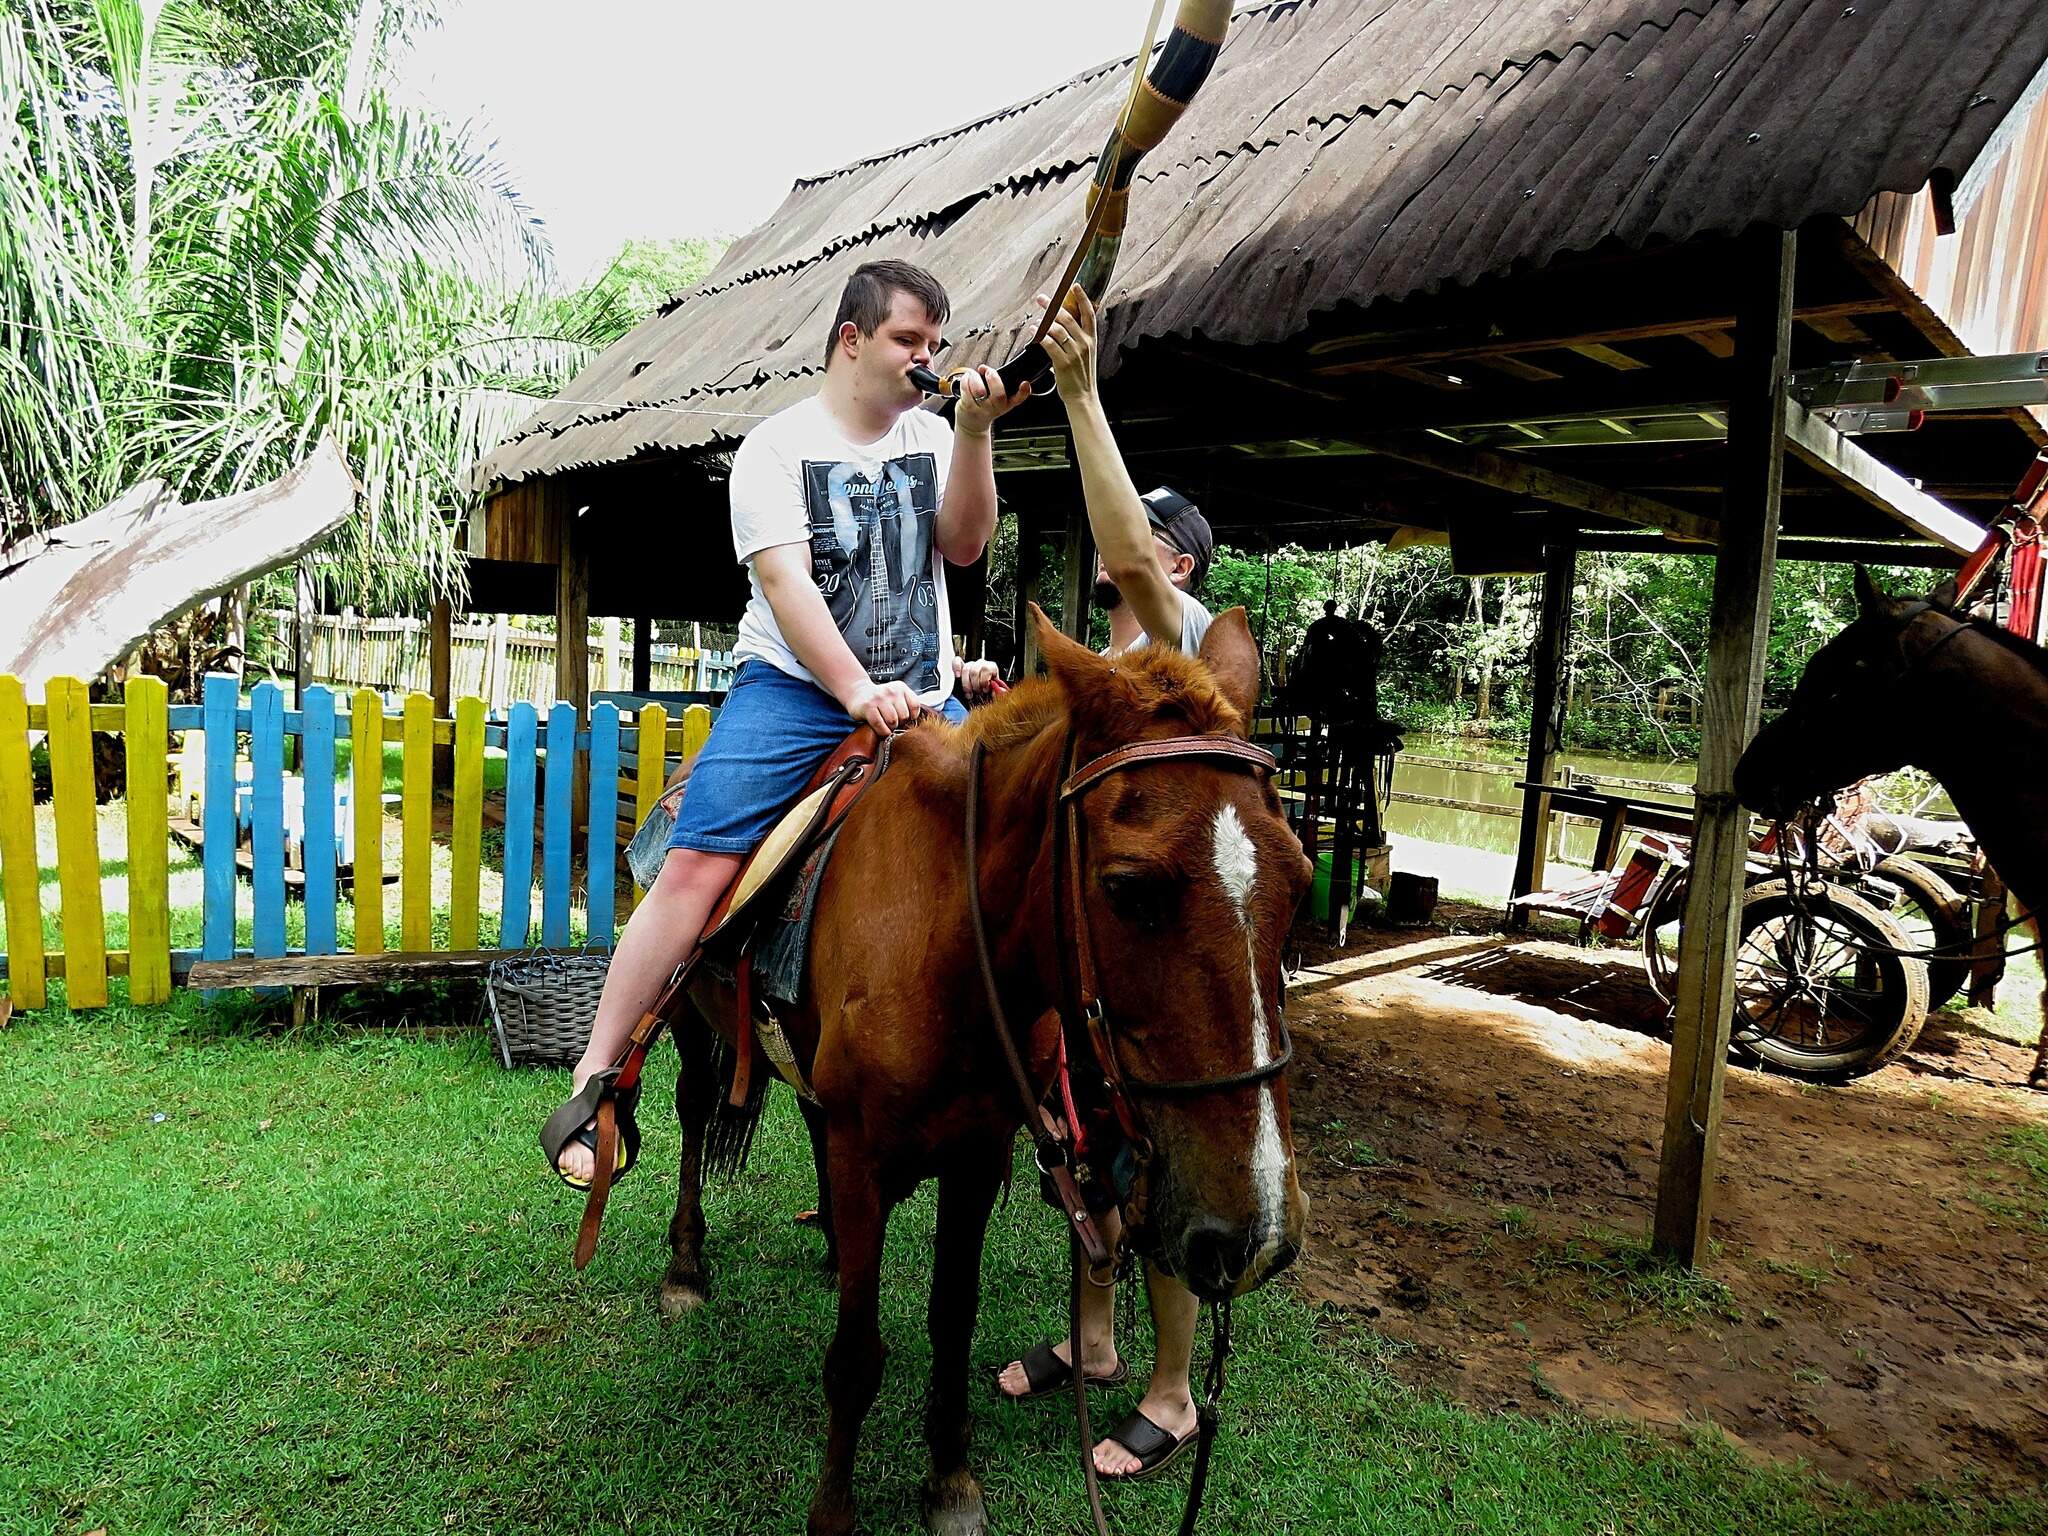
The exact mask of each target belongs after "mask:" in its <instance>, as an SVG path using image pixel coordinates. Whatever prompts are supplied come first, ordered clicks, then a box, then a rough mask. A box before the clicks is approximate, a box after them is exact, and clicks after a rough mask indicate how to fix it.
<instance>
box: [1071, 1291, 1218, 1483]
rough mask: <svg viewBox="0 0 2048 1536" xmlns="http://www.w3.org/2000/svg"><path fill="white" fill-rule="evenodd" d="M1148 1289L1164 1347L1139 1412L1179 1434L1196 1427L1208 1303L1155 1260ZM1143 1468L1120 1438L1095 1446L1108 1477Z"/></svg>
mask: <svg viewBox="0 0 2048 1536" xmlns="http://www.w3.org/2000/svg"><path fill="white" fill-rule="evenodd" d="M1145 1293H1146V1295H1147V1296H1148V1297H1149V1298H1150V1300H1151V1302H1152V1328H1153V1331H1154V1332H1155V1333H1156V1334H1157V1335H1158V1338H1159V1352H1158V1354H1157V1355H1156V1356H1155V1357H1154V1359H1153V1361H1152V1381H1151V1384H1150V1385H1148V1386H1147V1387H1146V1388H1145V1396H1144V1399H1143V1400H1142V1401H1141V1402H1140V1403H1139V1404H1138V1412H1140V1413H1142V1414H1144V1415H1145V1417H1146V1418H1148V1419H1150V1420H1151V1421H1152V1422H1153V1423H1154V1424H1157V1425H1158V1426H1159V1427H1160V1428H1161V1429H1163V1430H1165V1431H1167V1432H1168V1433H1169V1434H1171V1435H1174V1436H1175V1437H1179V1436H1183V1435H1186V1434H1187V1433H1188V1432H1189V1431H1191V1430H1192V1429H1193V1428H1194V1427H1195V1400H1194V1397H1193V1395H1192V1394H1191V1392H1190V1391H1189V1388H1188V1370H1189V1367H1190V1365H1191V1363H1192V1362H1193V1360H1194V1354H1195V1324H1196V1323H1197V1322H1198V1321H1200V1319H1201V1315H1202V1304H1201V1303H1200V1302H1199V1301H1197V1300H1196V1299H1195V1293H1194V1292H1193V1291H1190V1290H1189V1289H1188V1288H1187V1287H1186V1286H1184V1285H1182V1284H1181V1283H1180V1282H1179V1281H1178V1280H1176V1279H1174V1278H1173V1277H1172V1276H1170V1275H1165V1274H1161V1273H1160V1272H1159V1270H1157V1269H1156V1268H1154V1267H1153V1266H1152V1265H1151V1264H1149V1263H1148V1264H1147V1265H1146V1266H1145ZM1137 1469H1138V1458H1137V1457H1135V1456H1133V1455H1132V1454H1131V1453H1130V1452H1129V1451H1127V1450H1125V1449H1124V1448H1123V1447H1122V1446H1121V1445H1119V1444H1117V1442H1116V1441H1114V1440H1109V1439H1104V1440H1101V1441H1098V1442H1097V1443H1096V1446H1095V1470H1096V1471H1097V1472H1098V1473H1100V1474H1102V1475H1103V1476H1104V1477H1124V1476H1128V1475H1129V1474H1130V1473H1132V1472H1135V1471H1136V1470H1137Z"/></svg>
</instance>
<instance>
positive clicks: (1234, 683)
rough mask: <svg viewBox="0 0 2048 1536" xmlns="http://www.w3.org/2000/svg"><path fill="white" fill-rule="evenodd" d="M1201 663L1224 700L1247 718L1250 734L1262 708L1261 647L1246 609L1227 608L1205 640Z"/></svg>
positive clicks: (1203, 641) (1213, 624)
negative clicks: (1246, 620) (1260, 697)
mask: <svg viewBox="0 0 2048 1536" xmlns="http://www.w3.org/2000/svg"><path fill="white" fill-rule="evenodd" d="M1202 663H1203V665H1205V666H1206V667H1208V669H1209V674H1210V676H1212V677H1214V678H1215V679H1216V686H1217V688H1218V689H1219V690H1221V692H1222V694H1223V697H1224V698H1226V699H1228V700H1229V701H1230V703H1231V705H1232V707H1233V708H1235V709H1236V710H1237V712H1238V713H1239V714H1240V715H1242V716H1243V717H1244V724H1245V730H1246V732H1247V733H1249V732H1250V730H1251V724H1252V715H1253V714H1254V713H1255V712H1256V711H1257V709H1258V707H1259V647H1258V644H1257V642H1256V641H1254V640H1253V639H1252V629H1251V625H1250V624H1248V623H1246V622H1245V616H1244V609H1243V608H1227V609H1225V610H1224V611H1223V612H1222V613H1219V614H1217V615H1216V617H1215V619H1214V621H1213V622H1211V623H1210V625H1209V633H1208V634H1207V635H1206V636H1204V637H1203V640H1202Z"/></svg>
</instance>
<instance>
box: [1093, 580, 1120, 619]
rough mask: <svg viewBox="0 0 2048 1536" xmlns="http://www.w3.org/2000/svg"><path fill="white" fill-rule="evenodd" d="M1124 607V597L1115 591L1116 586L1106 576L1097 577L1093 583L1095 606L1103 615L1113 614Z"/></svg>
mask: <svg viewBox="0 0 2048 1536" xmlns="http://www.w3.org/2000/svg"><path fill="white" fill-rule="evenodd" d="M1123 605H1124V595H1123V593H1122V592H1120V591H1118V590H1117V584H1116V583H1115V582H1113V581H1111V580H1110V579H1109V578H1108V577H1107V576H1102V577H1098V578H1097V580H1096V582H1095V606H1096V607H1097V608H1100V609H1101V610H1102V611H1103V612H1104V613H1115V612H1116V611H1117V609H1119V608H1121V607H1122V606H1123Z"/></svg>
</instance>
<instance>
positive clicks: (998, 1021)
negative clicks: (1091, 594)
mask: <svg viewBox="0 0 2048 1536" xmlns="http://www.w3.org/2000/svg"><path fill="white" fill-rule="evenodd" d="M1075 749H1076V742H1075V738H1074V736H1073V735H1072V733H1071V732H1070V733H1069V735H1068V737H1067V741H1066V745H1065V747H1064V748H1063V750H1062V752H1061V754H1060V766H1061V775H1062V777H1061V780H1060V783H1059V786H1058V788H1057V789H1055V791H1054V793H1053V800H1052V806H1051V815H1052V822H1053V931H1054V935H1055V942H1056V943H1059V941H1060V940H1061V939H1065V940H1066V941H1067V942H1064V943H1059V959H1060V973H1061V974H1060V992H1061V997H1060V1007H1059V1013H1060V1032H1061V1042H1062V1043H1061V1052H1062V1067H1061V1078H1062V1082H1061V1087H1062V1092H1063V1094H1065V1092H1066V1090H1065V1083H1064V1075H1065V1066H1064V1056H1065V1040H1066V1037H1067V1036H1068V1035H1069V1034H1071V1033H1074V1032H1075V1031H1077V1030H1078V1032H1079V1033H1080V1035H1081V1037H1082V1038H1084V1039H1086V1040H1087V1042H1088V1048H1089V1051H1090V1054H1092V1055H1093V1057H1094V1058H1095V1064H1096V1066H1097V1068H1098V1069H1099V1070H1100V1071H1101V1074H1102V1081H1103V1086H1104V1090H1105V1092H1106V1093H1107V1095H1108V1098H1109V1109H1110V1112H1111V1113H1112V1114H1113V1115H1114V1116H1115V1118H1116V1122H1117V1126H1118V1128H1119V1129H1120V1130H1121V1131H1122V1132H1123V1134H1124V1136H1125V1138H1126V1139H1127V1140H1128V1142H1129V1144H1130V1146H1131V1148H1132V1152H1133V1154H1134V1156H1135V1158H1136V1161H1137V1172H1136V1175H1135V1177H1134V1178H1133V1180H1132V1185H1131V1194H1130V1197H1129V1198H1128V1199H1127V1200H1126V1201H1125V1203H1124V1210H1125V1217H1124V1233H1125V1238H1126V1239H1128V1237H1129V1235H1130V1233H1131V1232H1132V1231H1133V1230H1135V1229H1136V1228H1138V1227H1139V1226H1141V1225H1142V1223H1143V1219H1144V1208H1145V1204H1146V1200H1147V1194H1148V1188H1149V1184H1148V1177H1147V1175H1148V1170H1149V1168H1150V1164H1151V1161H1152V1156H1153V1148H1152V1141H1151V1138H1150V1136H1148V1135H1147V1134H1146V1130H1145V1119H1144V1116H1143V1114H1142V1113H1141V1112H1140V1110H1139V1106H1138V1100H1140V1099H1143V1098H1164V1097H1190V1096H1194V1095H1199V1094H1208V1093H1220V1092H1223V1091H1225V1090H1228V1089H1232V1088H1243V1087H1248V1086H1250V1085H1252V1084H1254V1083H1262V1082H1266V1081H1268V1080H1269V1079H1271V1078H1274V1077H1277V1076H1278V1075H1279V1074H1280V1073H1282V1072H1284V1071H1286V1070H1287V1064H1288V1063H1289V1062H1290V1061H1291V1060H1293V1057H1294V1042H1293V1040H1292V1039H1291V1038H1290V1037H1289V1035H1288V1033H1287V1020H1286V1015H1285V1011H1284V1010H1277V1011H1276V1016H1277V1017H1278V1019H1279V1036H1280V1040H1279V1044H1280V1049H1279V1051H1278V1053H1277V1054H1276V1055H1275V1056H1274V1058H1273V1060H1271V1061H1268V1062H1264V1063H1256V1062H1255V1063H1254V1064H1253V1065H1252V1066H1251V1067H1249V1068H1248V1069H1246V1070H1244V1071H1241V1072H1232V1073H1227V1074H1224V1075H1222V1076H1218V1077H1204V1078H1183V1079H1174V1080H1157V1079H1143V1078H1134V1077H1132V1076H1131V1075H1130V1074H1129V1073H1128V1072H1126V1071H1125V1070H1124V1067H1123V1062H1122V1059H1121V1055H1120V1053H1119V1051H1118V1049H1117V1041H1116V1034H1115V1031H1114V1029H1113V1028H1112V1026H1111V1023H1110V1018H1109V1011H1108V1009H1107V1008H1106V1007H1105V1006H1104V1004H1103V1000H1102V993H1101V989H1100V988H1099V986H1098V985H1097V972H1096V967H1095V941H1094V933H1093V930H1092V928H1091V926H1090V923H1089V920H1088V903H1087V860H1086V859H1085V858H1084V857H1083V847H1082V834H1083V827H1084V823H1083V821H1082V818H1081V801H1082V799H1083V797H1084V796H1085V795H1086V794H1087V792H1088V791H1089V790H1090V789H1091V788H1093V787H1094V786H1096V785H1097V784H1100V783H1102V782H1103V781H1104V780H1105V779H1107V778H1108V777H1110V775H1112V774H1116V773H1121V772H1127V771H1130V770H1134V769H1138V768H1143V767H1147V766H1150V765H1152V764H1155V763H1162V762H1190V761H1200V762H1206V763H1209V764H1212V765H1215V766H1218V767H1223V768H1230V769H1237V770H1240V771H1245V772H1251V773H1271V772H1273V771H1274V769H1275V768H1276V767H1277V766H1278V765H1277V764H1276V763H1275V761H1274V758H1273V755H1272V753H1270V752H1268V751H1266V750H1265V749H1264V748H1262V747H1255V746H1253V745H1252V744H1251V743H1250V742H1247V741H1244V740H1242V739H1240V738H1238V737H1235V736H1223V735H1200V736H1168V737H1161V738H1155V739H1152V740H1148V741H1138V742H1132V743H1129V744H1127V745H1125V746H1121V747H1116V748H1113V749H1111V750H1110V751H1108V752H1104V753H1102V754H1101V755H1100V756H1097V757H1093V758H1090V759H1089V760H1088V761H1087V762H1085V763H1083V764H1081V765H1080V767H1078V768H1076V767H1075V766H1074V756H1075ZM986 755H987V753H986V748H985V746H984V744H983V742H981V741H980V740H979V739H977V740H976V741H975V743H974V746H973V750H972V752H971V753H970V755H969V760H968V770H967V837H966V842H967V911H968V918H969V923H970V926H971V927H972V929H973V932H974V950H975V956H976V958H977V959H978V960H979V962H980V965H981V979H982V985H983V987H984V988H985V989H986V991H987V994H988V1008H989V1017H990V1019H991V1020H992V1021H993V1022H994V1024H995V1032H996V1039H997V1041H998V1043H999V1044H1000V1045H1001V1046H1002V1050H1003V1058H1004V1061H1005V1062H1006V1063H1007V1065H1008V1067H1009V1069H1010V1076H1011V1080H1012V1082H1013V1083H1014V1085H1015V1087H1016V1090H1017V1096H1018V1106H1019V1108H1020V1109H1021V1111H1022V1113H1023V1119H1024V1126H1025V1129H1026V1131H1027V1133H1029V1134H1030V1136H1031V1138H1032V1142H1033V1146H1034V1157H1035V1160H1036V1162H1037V1164H1038V1170H1039V1172H1040V1173H1041V1174H1043V1175H1044V1176H1045V1177H1046V1179H1047V1181H1048V1183H1049V1184H1050V1185H1051V1186H1052V1190H1053V1193H1054V1195H1055V1198H1056V1199H1057V1202H1058V1204H1059V1205H1060V1207H1061V1208H1062V1209H1063V1210H1064V1211H1065V1213H1066V1216H1067V1221H1068V1230H1069V1233H1070V1235H1071V1237H1072V1241H1073V1246H1074V1253H1075V1259H1076V1263H1075V1266H1074V1282H1073V1290H1072V1298H1071V1306H1070V1311H1069V1327H1068V1355H1069V1364H1070V1366H1071V1368H1072V1371H1073V1380H1074V1402H1075V1415H1076V1419H1077V1421H1078V1426H1079V1433H1080V1441H1081V1466H1082V1475H1083V1477H1084V1479H1085V1481H1086V1483H1087V1488H1088V1504H1089V1509H1090V1511H1091V1513H1092V1514H1093V1516H1094V1520H1095V1528H1096V1530H1097V1532H1098V1533H1099V1536H1108V1529H1109V1528H1108V1524H1107V1522H1106V1520H1105V1519H1104V1517H1103V1513H1102V1496H1101V1490H1100V1488H1099V1486H1098V1484H1097V1481H1096V1475H1095V1457H1094V1432H1093V1430H1092V1428H1091V1427H1090V1424H1089V1414H1088V1391H1087V1386H1086V1383H1085V1380H1084V1373H1083V1369H1082V1364H1081V1339H1080V1310H1081V1306H1080V1304H1081V1270H1082V1267H1083V1265H1084V1264H1085V1266H1086V1267H1087V1268H1088V1269H1089V1270H1090V1271H1091V1273H1093V1272H1101V1271H1104V1270H1107V1271H1108V1273H1109V1274H1110V1275H1111V1277H1112V1279H1111V1280H1110V1281H1101V1282H1097V1283H1100V1284H1109V1283H1113V1277H1114V1274H1115V1268H1116V1258H1117V1256H1116V1255H1113V1254H1111V1253H1110V1252H1109V1249H1108V1247H1107V1245H1106V1244H1104V1242H1103V1240H1102V1236H1101V1233H1100V1231H1099V1229H1098V1228H1097V1227H1096V1225H1095V1219H1094V1216H1093V1215H1092V1214H1091V1213H1090V1212H1089V1210H1088V1207H1087V1204H1086V1201H1085V1199H1084V1198H1083V1197H1082V1195H1081V1192H1080V1183H1079V1178H1078V1172H1079V1163H1078V1158H1077V1153H1076V1143H1075V1134H1076V1130H1077V1127H1076V1126H1075V1124H1074V1118H1075V1117H1074V1115H1073V1113H1072V1112H1071V1096H1070V1095H1067V1104H1068V1108H1069V1114H1068V1115H1067V1116H1066V1118H1065V1119H1061V1118H1060V1117H1058V1116H1055V1115H1053V1114H1052V1113H1051V1112H1050V1111H1049V1110H1047V1109H1046V1108H1045V1107H1044V1105H1043V1103H1042V1096H1041V1095H1040V1094H1039V1093H1037V1092H1035V1091H1034V1090H1033V1088H1032V1086H1031V1077H1030V1074H1029V1072H1028V1071H1027V1070H1026V1069H1025V1066H1024V1058H1023V1054H1022V1052H1021V1051H1020V1050H1019V1048H1018V1045H1017V1037H1016V1035H1015V1033H1014V1032H1013V1031H1012V1030H1011V1028H1010V1024H1009V1019H1008V1017H1007V1015H1006V1014H1005V1012H1004V1010H1003V1002H1002V992H1001V988H1000V986H999V985H998V983H997V981H996V973H995V964H994V961H993V959H992V958H991V956H990V953H989V946H988V927H987V924H986V923H985V922H984V920H983V917H982V910H981V858H980V823H981V777H982V763H983V760H984V758H985V757H986ZM1063 893H1064V898H1063ZM1063 917H1064V918H1065V921H1064V922H1063V921H1062V918H1063ZM1252 985H1253V986H1255V987H1256V986H1257V985H1258V978H1257V977H1256V976H1255V977H1253V978H1252ZM1213 1305H1214V1319H1213V1322H1214V1335H1213V1342H1212V1344H1211V1346H1210V1351H1209V1364H1208V1370H1207V1372H1206V1375H1205V1377H1204V1389H1203V1396H1202V1399H1201V1401H1200V1402H1198V1403H1197V1405H1196V1434H1197V1436H1198V1439H1197V1441H1196V1445H1195V1468H1194V1475H1193V1479H1192V1481H1191V1482H1190V1484H1189V1488H1188V1502H1187V1506H1186V1508H1185V1509H1184V1510H1183V1512H1182V1518H1181V1526H1180V1529H1181V1533H1182V1536H1189V1533H1191V1532H1193V1530H1194V1528H1195V1521H1196V1518H1197V1516H1198V1514H1199V1513H1200V1510H1201V1503H1202V1492H1203V1489H1204V1487H1205V1485H1206V1483H1207V1480H1208V1471H1209V1455H1210V1450H1211V1447H1212V1446H1213V1444H1214V1442H1215V1438H1216V1428H1217V1423H1218V1418H1217V1405H1218V1403H1219V1401H1220V1400H1221V1398H1222V1395H1223V1371H1224V1362H1225V1361H1226V1360H1227V1359H1228V1357H1229V1354H1230V1302H1229V1300H1228V1299H1227V1298H1226V1299H1225V1300H1223V1301H1220V1302H1217V1303H1214V1304H1213Z"/></svg>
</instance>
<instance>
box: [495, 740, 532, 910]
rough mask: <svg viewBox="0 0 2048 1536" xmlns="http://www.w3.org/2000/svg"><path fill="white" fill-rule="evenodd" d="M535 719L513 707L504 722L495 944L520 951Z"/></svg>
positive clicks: (527, 886)
mask: <svg viewBox="0 0 2048 1536" xmlns="http://www.w3.org/2000/svg"><path fill="white" fill-rule="evenodd" d="M535 734H536V731H535V716H534V712H533V706H532V705H531V704H514V705H513V706H512V713H511V715H510V716H509V718H508V719H507V720H506V722H505V890H504V894H503V896H502V898H501V899H500V904H499V910H500V912H501V914H502V915H501V917H500V920H499V921H500V927H499V934H498V945H499V947H500V948H502V949H524V948H525V947H526V935H527V930H528V929H529V928H530V927H531V926H532V921H531V918H530V916H529V908H530V906H531V903H532V900H533V788H534V761H533V758H534V737H535Z"/></svg>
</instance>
